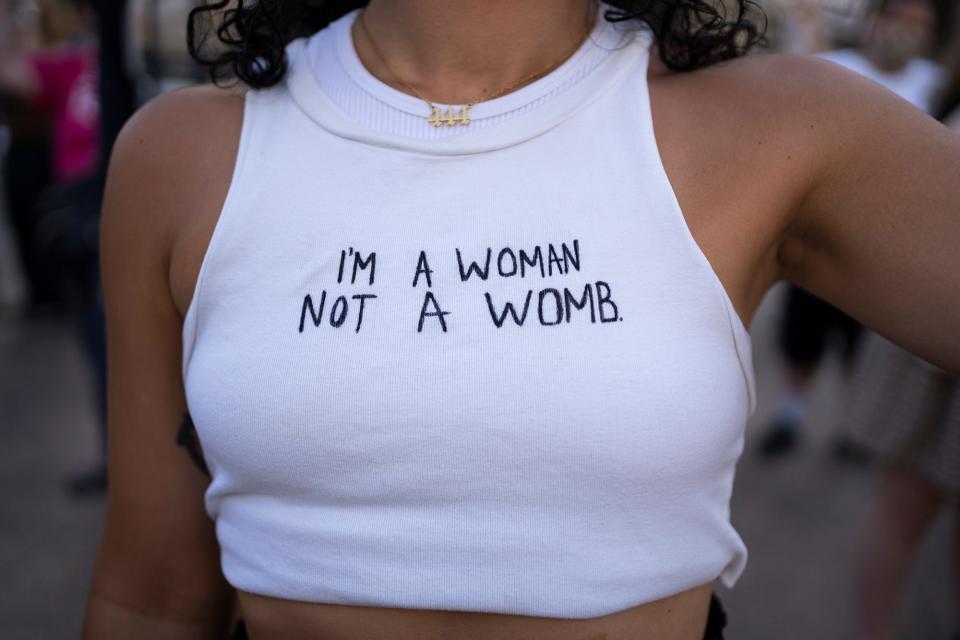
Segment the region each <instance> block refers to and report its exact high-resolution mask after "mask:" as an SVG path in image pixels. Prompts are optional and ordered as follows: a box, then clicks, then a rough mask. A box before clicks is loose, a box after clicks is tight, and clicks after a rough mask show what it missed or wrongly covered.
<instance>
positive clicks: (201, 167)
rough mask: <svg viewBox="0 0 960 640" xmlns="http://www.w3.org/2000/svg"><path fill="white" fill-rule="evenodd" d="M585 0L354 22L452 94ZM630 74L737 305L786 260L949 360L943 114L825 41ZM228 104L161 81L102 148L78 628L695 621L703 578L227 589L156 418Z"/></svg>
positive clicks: (953, 218) (952, 180) (429, 91)
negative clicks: (293, 595) (668, 591)
mask: <svg viewBox="0 0 960 640" xmlns="http://www.w3.org/2000/svg"><path fill="white" fill-rule="evenodd" d="M588 7H589V5H588V2H587V0H564V1H563V2H559V1H557V0H523V1H518V0H485V1H484V2H469V3H468V2H449V0H372V2H371V4H370V7H369V9H368V11H369V13H368V15H367V19H368V21H367V22H368V26H369V29H370V32H371V34H373V37H375V38H377V40H378V41H377V45H378V47H379V49H380V50H382V51H383V52H384V53H385V54H386V55H387V57H388V59H389V60H390V65H391V67H392V68H393V69H394V70H395V71H396V72H397V73H400V74H403V76H404V77H403V79H404V80H405V81H406V82H408V83H409V84H412V85H414V86H415V87H416V88H417V89H418V90H420V91H421V92H422V93H424V95H427V96H429V97H431V98H433V99H436V100H438V101H441V102H454V103H456V102H462V101H465V100H469V99H473V98H474V97H475V96H476V95H477V94H478V93H482V92H483V91H484V90H485V89H488V88H493V89H495V88H499V87H500V86H503V85H504V84H509V83H510V82H511V81H513V80H514V79H516V78H518V77H522V76H523V75H525V74H526V73H530V72H532V71H533V70H536V69H538V68H540V67H542V66H544V65H545V64H548V63H549V62H551V61H552V60H553V59H554V58H556V57H557V56H559V55H562V52H563V51H566V50H567V49H569V47H571V46H572V44H573V43H574V42H575V40H576V39H577V38H579V37H580V36H581V34H582V33H583V32H582V28H583V26H584V22H583V21H584V19H585V16H586V15H587V10H588ZM355 35H358V34H355ZM356 46H357V49H358V53H359V54H360V56H361V59H362V60H363V62H364V63H365V64H366V65H367V66H368V68H369V69H370V71H371V72H372V73H373V74H374V75H375V76H377V77H378V78H380V79H382V80H383V81H384V82H387V83H389V84H391V85H393V86H396V87H397V88H402V87H401V85H399V84H398V83H397V82H396V80H395V79H394V78H392V77H391V76H390V75H389V73H388V72H387V71H386V70H385V69H383V68H382V67H381V66H378V64H377V62H376V57H375V56H373V55H371V52H370V49H369V46H368V43H366V42H365V41H364V40H363V38H362V36H360V37H357V39H356ZM649 80H650V90H651V99H652V104H653V115H654V123H655V131H656V136H657V140H658V144H659V147H660V151H661V155H662V157H663V161H664V164H665V166H666V169H667V172H668V175H669V177H670V180H671V182H672V184H673V187H674V189H675V191H676V193H677V197H678V199H679V201H680V203H681V206H682V208H683V211H684V215H685V217H686V219H687V222H688V224H689V226H690V228H691V231H692V233H693V235H694V237H695V238H696V240H697V241H698V243H699V244H700V246H701V247H702V248H703V250H704V252H705V254H706V255H707V257H708V259H709V260H710V261H711V263H712V264H713V266H714V268H715V270H716V271H717V273H718V275H719V276H720V279H721V281H722V282H723V284H724V286H725V288H726V290H727V291H728V293H729V294H730V297H731V299H732V301H733V303H734V306H735V308H736V309H737V311H738V312H739V314H740V315H741V317H742V318H743V319H744V321H745V322H747V323H749V321H750V319H751V318H752V316H753V314H754V311H755V310H756V308H757V306H758V305H759V303H760V301H761V299H762V298H763V296H764V294H765V293H766V292H767V290H768V289H769V288H770V287H771V285H772V284H773V283H775V282H776V281H778V280H781V279H786V280H789V281H791V282H794V283H796V284H798V285H800V286H802V287H804V288H806V289H808V290H809V291H811V292H812V293H814V294H816V295H818V296H821V297H822V298H824V299H826V300H827V301H829V302H831V303H833V304H835V305H836V306H838V307H839V308H841V309H843V310H844V311H846V312H848V313H849V314H851V315H852V316H854V317H855V318H857V319H858V320H860V321H862V322H863V323H865V324H867V325H868V326H871V327H873V328H875V329H877V330H878V331H879V332H880V333H881V334H883V335H885V336H887V337H888V338H890V339H891V340H893V341H894V342H897V343H899V344H900V345H902V346H904V347H905V348H907V349H908V350H911V351H913V352H915V353H917V354H918V355H920V356H921V357H923V358H926V359H928V360H930V361H932V362H934V363H936V364H938V365H940V366H941V367H943V368H945V369H947V370H948V371H952V372H960V340H958V339H957V334H956V328H957V327H958V326H960V284H958V283H960V278H958V275H960V251H958V250H957V243H958V240H960V180H958V178H960V136H957V135H956V134H953V133H950V132H949V131H948V130H947V129H946V128H945V127H943V126H942V125H940V124H939V123H937V122H936V121H934V120H933V119H931V118H929V117H927V116H926V115H924V114H923V113H921V112H920V111H918V110H916V109H915V108H913V107H912V106H910V105H909V104H907V103H906V102H904V101H902V100H900V99H899V98H897V97H895V96H894V95H893V94H891V93H889V92H887V91H886V90H884V89H882V88H880V87H878V86H876V85H873V84H871V83H870V82H868V81H866V80H863V79H862V78H860V77H859V76H857V75H855V74H853V73H851V72H848V71H845V70H843V69H841V68H840V67H837V66H835V65H833V64H831V63H829V62H825V61H822V60H814V59H804V58H796V57H790V56H774V55H763V56H751V57H748V58H743V59H738V60H734V61H730V62H726V63H722V64H717V65H714V66H711V67H708V68H705V69H702V70H699V71H696V72H692V73H682V74H680V73H672V72H668V71H667V70H666V69H665V68H664V67H663V66H662V65H660V64H655V65H654V66H653V67H652V68H651V71H650V75H649ZM624 108H625V109H627V108H628V107H627V106H626V105H625V107H624ZM624 117H625V118H629V117H639V116H638V115H637V114H634V113H629V112H626V111H625V112H624ZM241 118H242V100H241V98H240V97H239V94H238V92H237V91H224V90H218V89H214V88H211V87H200V88H190V89H185V90H180V91H177V92H174V93H171V94H167V95H164V96H161V97H159V98H157V99H155V100H154V101H152V102H151V103H150V104H149V105H147V106H146V107H144V108H143V109H141V110H140V111H139V112H138V113H137V114H136V115H135V116H134V117H133V119H132V120H131V121H130V122H129V123H128V124H127V125H126V127H125V128H124V130H123V132H122V134H121V136H120V138H119V140H118V141H117V144H116V147H115V149H114V152H113V157H112V160H111V165H110V172H109V179H108V185H107V194H106V201H105V204H104V211H103V221H102V257H101V261H102V271H103V282H104V291H105V299H106V306H107V331H108V361H109V380H108V385H109V393H108V395H109V400H108V405H109V433H110V436H109V437H110V441H109V470H110V488H109V494H108V509H107V518H106V524H105V529H104V533H103V539H102V542H101V548H100V553H99V555H98V558H97V563H96V570H95V576H94V579H93V583H92V587H91V591H90V596H89V600H88V607H87V614H86V621H85V635H84V637H85V638H90V639H93V638H96V639H109V638H130V637H136V638H144V639H153V638H158V639H159V638H164V639H168V638H169V639H174V638H177V639H181V638H182V639H194V638H196V639H200V638H203V639H209V638H223V637H224V634H225V633H226V632H227V629H228V627H229V625H230V621H231V617H232V616H234V615H236V609H235V606H234V605H235V597H236V602H238V603H239V609H240V611H242V614H243V616H244V618H245V619H246V621H247V624H248V627H249V629H250V631H251V636H252V637H253V638H254V639H256V638H268V639H272V638H293V639H297V638H311V639H316V638H323V639H328V638H329V639H341V638H342V639H351V640H353V639H360V638H363V639H364V640H369V639H375V638H392V639H396V640H403V639H406V638H410V639H413V638H416V639H418V640H430V639H433V638H436V639H439V638H484V639H486V640H507V639H510V640H514V639H516V638H524V639H530V640H540V639H543V640H547V639H550V640H573V639H577V640H587V639H594V638H596V639H599V638H604V639H606V640H619V639H624V640H627V639H629V640H635V639H636V638H658V639H662V640H701V638H702V635H703V626H704V622H705V620H706V615H707V607H708V602H709V594H710V590H711V588H712V586H713V585H712V584H709V583H708V584H706V585H701V586H699V587H696V588H694V589H691V590H688V591H685V592H682V593H679V594H676V595H675V596H671V597H669V598H666V599H664V600H661V601H657V602H652V603H646V604H642V605H638V606H636V607H634V608H632V609H627V610H625V611H620V612H616V613H613V614H610V615H608V616H603V617H599V618H592V619H580V620H559V619H551V618H538V617H529V616H501V615H493V614H484V613H476V612H456V611H445V612H442V611H432V610H398V609H380V608H372V607H353V606H346V605H330V604H316V603H303V602H291V601H281V600H276V599H272V598H265V597H261V596H256V595H253V594H248V593H242V592H241V593H234V592H233V591H232V590H231V588H230V587H229V585H228V584H227V583H226V581H225V580H224V578H223V576H222V574H221V571H220V564H219V549H218V546H217V542H216V537H215V533H214V525H213V523H212V522H211V521H210V519H209V518H208V516H207V515H206V513H205V511H204V506H203V492H204V490H205V488H206V486H207V483H208V478H207V477H206V476H204V475H203V474H202V473H201V472H200V470H198V469H197V468H196V467H195V466H194V464H193V463H192V462H191V460H190V458H189V457H188V455H187V454H186V452H185V451H184V450H183V448H181V447H179V446H178V445H177V444H176V443H175V437H176V433H177V429H178V427H179V425H180V423H181V419H182V417H183V415H184V413H185V412H186V404H185V400H184V393H183V386H182V381H181V375H180V364H181V348H182V345H181V328H182V321H183V315H184V313H185V311H186V309H187V307H188V306H189V303H190V299H191V296H192V294H193V288H194V285H195V283H196V279H197V273H198V271H199V268H200V264H201V261H202V259H203V255H204V252H205V250H206V246H207V243H208V242H209V239H210V235H211V233H212V230H213V227H214V224H215V223H216V220H217V216H218V214H219V211H220V208H221V206H222V204H223V201H224V198H225V195H226V191H227V188H228V186H229V183H230V179H231V172H232V169H233V161H234V158H235V155H236V149H237V142H238V137H239V130H240V124H241ZM609 126H611V127H616V126H617V123H616V122H611V123H609ZM637 179H638V180H640V179H643V178H642V176H641V175H638V177H637ZM615 187H616V186H615V185H612V188H615ZM304 188H309V185H304ZM322 196H323V194H318V197H322ZM268 232H269V229H267V228H265V229H264V233H268ZM225 375H226V372H225Z"/></svg>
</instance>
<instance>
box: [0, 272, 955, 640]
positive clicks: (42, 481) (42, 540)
mask: <svg viewBox="0 0 960 640" xmlns="http://www.w3.org/2000/svg"><path fill="white" fill-rule="evenodd" d="M781 295H782V290H781V289H779V288H775V289H774V291H773V292H772V293H771V295H770V296H769V297H768V299H767V301H765V303H764V305H763V306H762V307H761V309H760V311H759V312H758V314H757V317H756V318H755V320H754V322H753V326H752V331H751V333H752V336H753V344H754V358H755V366H756V372H757V381H758V397H759V403H758V410H757V412H756V414H755V416H754V419H753V420H752V421H751V423H750V425H749V426H748V430H747V447H746V450H745V452H744V456H743V458H742V459H741V461H740V464H739V466H738V470H737V479H736V485H735V489H734V500H733V504H732V516H731V517H732V520H733V523H734V525H735V526H736V527H737V529H738V531H739V532H740V534H741V535H742V536H743V538H744V540H745V541H746V544H747V547H748V549H749V554H750V557H749V561H748V565H747V568H746V571H745V572H744V574H743V576H742V577H741V578H740V580H739V582H738V583H737V584H736V586H735V587H734V588H733V589H732V590H727V589H725V588H722V587H721V588H719V589H718V593H719V595H720V597H721V599H722V600H723V602H724V604H725V606H726V608H727V610H728V615H729V624H728V628H727V637H728V638H730V639H732V640H812V639H817V640H821V639H823V640H860V637H859V636H858V635H857V632H856V625H855V618H854V598H853V588H852V563H853V551H854V550H855V548H856V544H857V542H856V537H855V535H856V531H857V528H858V526H859V525H860V523H861V522H862V520H863V517H864V515H865V513H866V511H867V509H868V508H869V507H870V505H871V502H872V500H873V498H874V490H875V483H876V481H877V470H876V469H875V468H874V467H873V466H871V465H852V464H849V463H842V462H839V461H837V460H835V459H834V458H833V457H832V456H831V453H830V443H831V441H832V436H833V434H834V433H836V432H837V429H838V428H839V426H838V420H837V418H836V417H835V416H837V415H838V414H839V413H838V407H840V406H841V405H842V402H843V384H842V379H841V377H840V375H839V372H838V368H837V365H836V362H835V361H833V360H828V361H827V362H826V363H825V366H824V367H823V370H822V372H821V373H820V374H819V375H818V377H817V379H816V381H815V384H814V387H813V389H811V401H812V415H811V416H810V418H811V419H810V421H809V424H808V428H807V430H806V431H805V432H804V438H803V441H802V442H801V444H800V446H799V448H798V449H797V451H795V452H794V453H793V454H792V455H791V456H789V457H787V458H785V459H782V460H777V461H765V460H761V459H759V458H758V456H757V455H756V453H755V450H756V444H757V440H758V437H759V434H760V431H761V428H762V427H763V425H764V424H765V422H766V420H767V419H768V418H769V415H770V410H771V405H772V403H773V400H774V398H775V394H776V392H777V389H778V388H779V385H780V384H781V381H782V375H783V373H782V366H781V365H780V363H779V361H778V358H777V355H776V353H775V350H774V349H773V346H772V345H773V344H774V339H773V338H774V328H775V322H776V318H777V314H778V312H779V308H780V305H779V298H780V296H781ZM95 419H96V413H95V407H94V398H93V387H92V382H91V379H90V374H89V371H88V370H87V368H86V362H85V360H84V356H83V353H82V351H81V350H80V346H79V344H78V342H77V340H76V336H75V335H74V333H73V331H72V329H71V327H70V326H69V325H68V324H67V323H65V322H64V321H63V320H62V319H58V318H56V317H46V318H44V317H38V318H30V319H29V320H25V319H21V320H14V319H10V318H7V319H5V320H4V319H3V318H0V486H3V487H6V489H5V490H4V491H2V493H0V495H2V498H0V576H3V580H2V585H3V586H2V587H0V640H47V639H51V640H54V639H61V638H64V639H66V638H78V637H79V634H80V626H81V623H82V619H83V609H84V603H85V598H86V590H87V587H88V585H89V582H90V576H91V572H92V568H93V562H94V557H95V554H96V550H97V546H98V544H99V536H100V531H101V526H102V521H103V516H104V502H103V498H102V497H96V496H94V497H89V498H84V499H76V498H72V497H70V496H68V494H67V493H66V491H65V490H64V479H65V478H66V477H67V476H68V475H70V474H72V473H75V472H77V471H81V470H84V469H86V468H88V467H89V466H90V465H91V464H92V463H93V462H94V460H95V459H96V454H97V448H98V435H97V425H96V423H95ZM956 535H957V534H956V533H955V532H954V531H953V530H952V529H951V523H950V521H949V520H948V518H947V517H946V516H944V517H941V518H940V520H939V521H938V522H937V523H936V525H935V526H934V527H933V529H932V530H931V531H930V533H929V535H928V536H927V538H926V539H925V541H924V543H923V545H922V546H921V548H920V550H919V553H918V557H917V559H916V562H915V564H914V567H913V571H912V573H911V576H910V580H909V583H908V585H907V586H906V589H905V592H904V596H903V600H902V606H901V609H900V611H899V612H898V621H899V622H898V634H897V636H896V638H897V640H908V639H909V640H913V639H917V640H948V639H949V638H950V632H951V631H952V630H953V629H954V626H953V625H954V624H955V622H954V616H955V615H958V609H960V607H958V603H960V596H958V595H957V594H956V592H955V591H954V590H953V578H952V576H951V574H950V567H951V566H952V565H951V563H952V562H953V559H952V556H951V553H952V549H951V547H950V540H951V537H955V536H956Z"/></svg>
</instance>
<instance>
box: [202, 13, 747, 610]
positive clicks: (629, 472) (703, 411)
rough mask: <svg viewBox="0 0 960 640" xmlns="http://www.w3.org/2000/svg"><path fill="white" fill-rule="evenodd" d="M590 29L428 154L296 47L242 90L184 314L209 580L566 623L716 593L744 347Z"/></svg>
mask: <svg viewBox="0 0 960 640" xmlns="http://www.w3.org/2000/svg"><path fill="white" fill-rule="evenodd" d="M353 15H354V14H348V16H346V17H344V18H342V19H341V20H351V19H352V18H353ZM337 24H339V23H334V25H331V26H330V27H327V29H335V28H337ZM340 26H341V27H342V24H340ZM607 33H608V34H609V33H613V32H612V31H609V32H607ZM616 33H617V34H618V38H619V39H620V40H622V41H621V42H620V43H619V45H618V46H616V47H614V48H612V50H611V51H610V52H609V55H606V56H605V57H604V58H603V60H602V61H601V62H599V63H598V64H597V65H596V66H595V67H594V68H592V69H591V70H590V71H589V73H587V74H586V75H583V76H582V77H580V78H578V79H577V81H576V82H573V83H566V80H568V79H569V77H566V76H565V74H566V73H567V72H568V71H569V69H571V68H572V67H571V66H567V69H566V70H565V69H564V68H563V67H561V68H559V69H557V70H556V71H554V72H553V73H551V74H549V75H547V76H545V77H543V78H541V79H539V80H537V81H536V82H534V83H532V84H530V85H527V86H526V87H524V88H522V89H520V90H519V91H517V92H515V93H514V94H509V95H507V96H503V97H502V98H498V99H497V100H494V101H491V102H490V103H488V104H487V105H486V107H484V104H479V105H477V107H476V112H477V116H478V117H483V116H484V110H485V109H490V113H491V114H492V113H500V114H504V113H507V112H509V111H511V110H510V109H509V108H507V109H505V108H504V107H506V106H508V105H509V104H510V103H511V101H515V103H516V104H518V105H520V104H528V103H529V101H530V99H531V97H535V96H537V95H546V94H548V93H550V92H551V91H553V89H555V88H556V87H557V86H558V85H563V84H565V85H566V86H565V88H564V90H563V91H559V92H554V93H552V95H551V97H550V98H549V99H548V100H542V101H537V103H536V104H535V107H534V108H528V109H523V110H522V112H520V113H514V114H513V115H512V116H511V117H509V118H502V119H501V120H500V121H498V122H495V123H491V124H490V125H489V126H482V127H477V128H475V129H471V128H463V129H461V131H460V132H458V133H457V134H456V135H451V136H445V137H442V138H437V139H433V138H420V137H417V136H405V135H400V134H397V133H395V132H386V131H381V130H377V129H376V128H375V127H372V126H370V123H369V122H366V123H365V122H364V121H363V118H358V117H355V114H351V113H348V112H345V111H344V110H343V109H342V108H341V107H340V106H338V105H337V103H336V102H334V101H333V100H332V99H331V97H330V96H329V95H328V94H327V93H325V92H324V91H323V90H322V89H321V86H320V84H319V83H318V80H317V75H316V73H315V72H314V71H315V68H316V60H315V59H314V60H311V55H310V52H311V44H312V43H315V42H316V39H317V38H322V37H324V32H320V33H318V34H316V35H314V36H312V37H310V38H301V39H298V40H295V41H294V42H292V43H291V44H290V45H289V47H288V51H287V53H288V56H289V61H290V67H289V73H288V74H287V76H286V77H285V80H284V82H283V83H282V84H280V85H278V86H275V87H272V88H270V89H266V90H260V91H250V92H248V93H247V94H246V97H245V105H244V116H243V126H242V131H241V133H240V144H239V151H238V154H237V158H236V164H235V167H234V173H233V179H232V182H231V184H230V187H229V191H228V193H227V197H226V201H225V203H224V205H223V208H222V210H221V212H220V216H219V218H218V220H217V223H216V226H215V228H214V231H213V235H212V237H211V240H210V243H209V246H208V248H207V251H206V254H205V256H204V258H203V262H202V265H201V268H200V273H199V277H198V281H197V284H196V287H195V291H194V294H193V298H192V300H191V303H190V306H189V308H188V310H187V313H186V317H185V319H184V325H183V379H184V385H185V391H186V397H187V404H188V408H189V411H190V413H191V415H192V417H193V420H194V423H195V425H196V428H197V431H198V434H199V437H200V441H201V443H202V445H203V453H204V457H205V459H206V462H207V465H208V467H209V469H210V471H211V475H212V481H211V483H210V485H209V487H208V489H207V491H206V495H205V501H206V502H205V504H206V509H207V512H208V514H209V515H210V517H211V518H213V519H214V520H215V522H216V533H217V538H218V541H219V544H220V548H221V562H222V568H223V571H224V575H225V576H226V578H227V580H228V581H229V582H230V584H232V585H233V586H234V587H236V588H238V589H241V590H244V591H248V592H252V593H256V594H262V595H267V596H273V597H279V598H285V599H292V600H299V601H307V602H318V603H334V604H350V605H363V606H379V607H400V608H427V609H445V610H462V611H480V612H489V613H503V614H520V615H532V616H549V617H558V618H588V617H594V616H601V615H606V614H609V613H612V612H615V611H619V610H622V609H625V608H629V607H632V606H635V605H638V604H641V603H646V602H651V601H654V600H657V599H660V598H663V597H665V596H669V595H671V594H674V593H677V592H680V591H683V590H685V589H688V588H691V587H693V586H696V585H699V584H703V583H706V582H710V581H712V580H714V579H716V578H718V577H719V578H720V579H721V580H722V581H723V583H724V584H726V585H728V586H732V585H733V584H734V583H735V582H736V580H737V578H738V577H739V575H740V574H741V572H742V570H743V567H744V564H745V562H746V549H745V547H744V544H743V542H742V540H741V538H740V537H739V536H738V534H737V532H736V530H735V529H734V528H733V526H732V525H731V522H730V517H729V516H730V514H729V500H730V493H731V488H732V484H733V479H734V472H735V466H736V462H737V460H738V457H739V456H740V454H741V451H742V449H743V438H744V427H745V423H746V420H747V418H748V417H749V415H750V414H751V413H752V411H753V410H754V408H755V391H754V389H755V386H754V377H753V376H754V374H753V369H752V361H751V352H750V348H751V347H750V337H749V335H748V333H747V329H746V328H745V327H744V325H743V323H742V322H741V320H740V318H739V316H738V315H737V313H736V312H735V310H734V308H733V306H732V304H731V302H730V299H729V297H728V296H727V293H726V292H725V290H724V288H723V285H722V284H721V282H720V280H719V279H718V277H717V275H716V273H715V272H714V271H713V269H712V268H711V265H710V264H709V262H708V260H707V258H706V256H705V255H704V254H703V252H702V251H701V250H700V248H699V247H698V245H697V243H696V242H695V240H694V238H693V236H692V235H691V233H690V230H689V228H688V227H687V225H686V222H685V220H684V217H683V214H682V212H681V210H680V206H679V204H678V201H677V198H676V196H675V194H674V192H673V190H672V187H671V185H670V182H669V181H668V178H667V175H666V173H665V171H664V167H663V164H662V162H661V159H660V155H659V152H658V150H657V145H656V141H655V138H654V131H653V127H652V120H651V110H650V101H649V95H648V91H647V78H646V73H647V64H648V60H649V47H650V44H651V36H650V33H649V31H648V30H646V29H643V28H640V27H637V28H634V29H629V30H624V29H619V28H618V29H616ZM605 37H606V36H605ZM370 78H371V79H372V78H373V76H371V77H370ZM372 88H373V89H374V90H375V91H378V92H381V93H383V95H388V96H389V95H391V94H390V92H391V91H395V90H393V89H391V88H390V87H388V86H387V85H382V86H380V87H376V86H373V87H372ZM397 93H398V92H397ZM394 97H396V96H395V95H394ZM497 103H499V104H497ZM425 115H426V113H425V112H424V116H425ZM424 126H429V125H427V124H426V123H424Z"/></svg>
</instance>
